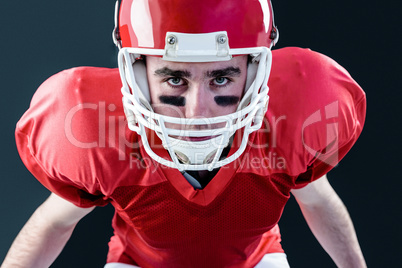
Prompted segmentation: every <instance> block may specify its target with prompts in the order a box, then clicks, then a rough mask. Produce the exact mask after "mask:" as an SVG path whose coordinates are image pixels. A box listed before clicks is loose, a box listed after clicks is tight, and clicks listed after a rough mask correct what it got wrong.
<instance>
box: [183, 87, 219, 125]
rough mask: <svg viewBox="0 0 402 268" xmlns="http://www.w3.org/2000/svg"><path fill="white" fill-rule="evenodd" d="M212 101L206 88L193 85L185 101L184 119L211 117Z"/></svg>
mask: <svg viewBox="0 0 402 268" xmlns="http://www.w3.org/2000/svg"><path fill="white" fill-rule="evenodd" d="M213 101H214V100H213V98H212V97H211V94H210V92H208V89H207V88H206V86H204V85H200V84H197V85H193V88H191V90H190V91H189V94H188V96H187V100H186V118H207V117H211V104H212V102H213Z"/></svg>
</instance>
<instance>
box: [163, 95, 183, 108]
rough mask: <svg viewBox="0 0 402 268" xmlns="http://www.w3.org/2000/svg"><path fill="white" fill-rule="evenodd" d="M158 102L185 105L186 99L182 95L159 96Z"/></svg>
mask: <svg viewBox="0 0 402 268" xmlns="http://www.w3.org/2000/svg"><path fill="white" fill-rule="evenodd" d="M159 100H160V102H162V103H164V104H169V105H174V106H179V107H182V106H184V105H186V99H185V98H184V97H182V96H159Z"/></svg>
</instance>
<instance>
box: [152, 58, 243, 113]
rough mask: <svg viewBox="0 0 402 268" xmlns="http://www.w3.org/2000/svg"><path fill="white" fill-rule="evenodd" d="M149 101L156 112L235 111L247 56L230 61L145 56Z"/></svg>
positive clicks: (240, 91)
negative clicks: (199, 60)
mask: <svg viewBox="0 0 402 268" xmlns="http://www.w3.org/2000/svg"><path fill="white" fill-rule="evenodd" d="M146 65H147V77H148V81H149V87H150V94H151V104H152V106H153V109H154V111H155V112H156V113H158V114H162V115H167V116H172V117H181V118H210V117H216V116H222V115H227V114H230V113H233V112H235V111H236V109H237V106H238V104H239V102H240V100H241V98H242V95H243V92H244V87H245V83H246V75H247V56H238V57H234V58H233V59H231V60H230V61H223V62H208V63H187V62H186V63H182V62H169V61H164V60H162V59H161V58H159V57H152V56H148V57H147V58H146Z"/></svg>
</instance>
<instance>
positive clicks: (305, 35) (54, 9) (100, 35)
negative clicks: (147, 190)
mask: <svg viewBox="0 0 402 268" xmlns="http://www.w3.org/2000/svg"><path fill="white" fill-rule="evenodd" d="M273 5H274V8H275V15H276V16H275V20H276V23H277V25H278V27H279V30H280V40H279V43H278V45H277V47H276V48H280V47H285V46H299V47H308V48H311V49H313V50H315V51H318V52H321V53H324V54H326V55H328V56H330V57H331V58H333V59H335V60H336V61H337V62H339V63H340V64H341V65H343V66H344V67H345V68H346V69H347V70H348V71H349V72H350V73H351V75H352V76H353V77H354V79H355V80H356V81H357V82H358V83H359V84H360V85H361V86H362V87H363V89H365V91H366V93H367V98H368V112H367V120H366V124H365V128H364V131H363V134H362V135H361V137H360V139H359V140H358V142H357V143H356V145H355V147H354V148H353V149H352V150H351V152H350V153H349V154H348V155H347V156H346V157H345V158H344V160H342V162H341V164H340V165H339V166H338V167H337V168H335V169H334V170H333V171H332V172H331V173H330V174H329V179H330V181H331V184H332V185H333V187H334V188H335V190H336V191H337V192H338V194H339V195H340V197H341V198H342V200H343V201H344V203H345V204H346V206H347V207H348V210H349V212H350V214H351V216H352V219H353V221H354V224H355V228H356V231H357V235H358V237H359V241H360V244H361V247H362V250H363V253H364V255H365V258H366V261H367V264H368V266H369V267H397V266H399V265H398V264H399V263H400V261H399V260H400V251H401V249H402V247H401V246H400V240H401V238H402V236H401V230H400V229H401V228H400V225H401V214H402V206H401V201H400V195H401V186H402V184H401V180H402V176H401V175H402V174H401V165H402V163H401V160H402V157H401V149H402V147H401V140H400V139H401V123H402V120H401V119H402V118H401V116H400V110H401V104H400V101H401V90H402V89H401V87H400V73H401V71H402V68H400V63H401V52H400V49H401V46H402V42H401V27H402V23H401V15H402V9H401V7H400V4H399V2H398V1H388V2H387V1H381V2H380V1H363V0H355V1H346V0H338V1H322V0H321V1H318V0H311V1H300V0H299V1H296V0H290V1H279V0H276V1H275V0H273ZM0 12H1V16H0V20H1V23H0V27H1V42H0V46H1V49H0V53H1V65H0V66H1V91H0V92H1V98H0V101H1V105H0V107H1V113H0V114H1V126H2V127H1V131H0V135H1V138H0V141H1V154H0V157H1V162H0V163H1V169H0V172H1V175H0V178H1V183H0V187H1V188H0V189H1V195H0V213H1V214H0V215H1V219H0V262H1V261H2V259H3V258H4V257H5V255H6V253H7V250H8V248H9V247H10V245H11V243H12V241H13V239H14V238H15V236H16V235H17V233H18V231H19V230H20V229H21V227H22V226H23V224H24V223H25V222H26V220H27V219H28V218H29V216H30V215H31V213H32V212H33V211H34V210H35V208H36V207H37V206H38V205H40V204H41V203H42V202H43V201H44V200H45V198H46V197H47V196H48V195H49V192H48V191H47V190H46V189H45V188H44V187H42V186H41V185H40V184H39V183H38V182H37V181H36V180H35V179H34V178H33V177H32V175H30V173H29V172H28V171H27V170H26V168H25V167H24V165H23V164H22V162H21V160H20V158H19V156H18V154H17V151H16V147H15V141H14V128H15V124H16V122H17V121H18V119H19V118H20V116H21V115H22V114H23V112H24V111H25V110H26V109H27V108H28V105H29V102H30V99H31V97H32V95H33V93H34V92H35V90H36V88H37V87H38V86H39V85H40V84H41V83H42V82H43V81H44V80H45V79H46V78H48V77H49V76H50V75H52V74H54V73H56V72H59V71H61V70H63V69H66V68H70V67H75V66H81V65H86V66H104V67H116V66H117V61H116V55H117V51H116V49H115V47H114V45H113V43H112V41H111V30H112V28H113V13H114V1H113V0H80V1H78V0H71V1H50V0H41V1H21V0H14V1H1V2H0ZM112 214H113V210H112V208H111V207H109V206H108V207H106V208H97V209H96V210H95V211H94V212H92V213H91V214H90V215H89V216H87V217H85V218H84V219H83V220H82V221H81V222H80V223H79V224H78V227H77V228H76V230H75V231H74V233H73V236H72V238H71V240H70V241H69V242H68V244H67V246H66V248H65V250H64V251H63V252H62V254H61V255H60V257H59V258H58V259H57V260H56V262H55V263H54V265H53V266H52V267H103V264H104V263H105V259H106V253H107V242H108V241H109V237H110V235H111V233H112V230H111V228H110V220H111V217H112ZM280 226H281V228H282V237H283V246H284V249H285V251H286V253H287V255H288V259H289V262H290V264H291V266H292V267H335V265H334V264H333V263H332V261H331V259H330V258H329V257H328V255H327V254H326V253H325V252H324V251H323V250H322V249H321V248H320V246H319V244H318V243H317V242H316V240H315V238H314V237H313V236H312V234H311V232H310V231H309V229H308V227H307V225H306V224H305V222H304V220H303V218H302V215H301V213H300V212H299V210H298V207H297V205H296V203H295V201H294V199H292V200H290V201H289V203H288V205H287V206H286V208H285V212H284V215H283V217H282V219H281V221H280Z"/></svg>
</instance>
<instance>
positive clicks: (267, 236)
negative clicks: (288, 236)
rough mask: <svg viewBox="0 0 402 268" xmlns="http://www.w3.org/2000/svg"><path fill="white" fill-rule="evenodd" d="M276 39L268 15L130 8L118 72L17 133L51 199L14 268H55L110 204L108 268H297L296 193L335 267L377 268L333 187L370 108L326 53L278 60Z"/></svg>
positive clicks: (55, 89) (66, 80) (35, 114)
mask: <svg viewBox="0 0 402 268" xmlns="http://www.w3.org/2000/svg"><path fill="white" fill-rule="evenodd" d="M278 37H279V31H278V29H277V27H276V26H275V23H274V15H273V10H272V5H271V2H270V1H267V0H241V1H240V0H232V1H221V0H204V1H196V0H175V1H173V0H122V1H120V3H119V2H118V3H117V5H116V27H115V29H114V31H113V39H114V42H115V44H116V45H117V47H118V49H119V54H118V68H116V69H108V68H98V67H77V68H73V69H68V70H65V71H62V72H60V73H58V74H56V75H54V76H52V77H50V78H49V79H48V80H46V81H45V82H44V83H43V84H42V85H41V86H40V88H39V89H38V90H37V92H36V93H35V95H34V97H33V99H32V102H31V105H30V107H29V109H28V110H27V111H26V113H25V114H24V115H23V116H22V118H21V119H20V121H19V122H18V124H17V128H16V141H17V147H18V150H19V153H20V156H21V159H22V160H23V162H24V164H25V165H26V166H27V168H28V169H29V170H30V171H31V173H32V174H33V175H34V176H35V177H36V178H37V179H38V180H39V181H40V182H41V183H42V184H43V185H44V186H45V187H47V188H48V189H49V190H50V191H51V192H52V194H51V195H50V197H49V198H48V199H47V200H46V201H45V202H44V203H43V204H42V205H41V206H40V207H39V208H38V209H37V210H36V211H35V213H34V214H33V216H32V217H31V219H30V220H29V221H28V222H27V224H26V225H25V226H24V228H23V229H22V231H21V233H20V234H19V235H18V237H17V238H16V240H15V242H14V243H13V245H12V247H11V249H10V251H9V253H8V255H7V257H6V260H5V261H4V263H3V266H2V267H5V268H6V267H48V266H49V265H51V263H52V262H53V261H54V260H55V258H56V257H57V256H58V254H59V253H60V252H61V250H62V248H63V246H64V245H65V243H66V242H67V241H68V239H69V237H70V235H71V233H72V231H73V229H74V227H75V225H76V224H77V222H78V221H79V220H80V219H81V218H82V217H84V216H85V215H86V214H88V213H89V212H90V211H92V210H93V208H94V207H95V206H105V205H106V204H109V203H111V204H112V205H113V206H114V208H115V211H116V212H115V215H114V218H113V228H114V235H113V237H112V238H111V241H110V244H109V253H108V256H107V264H106V266H105V267H106V268H124V267H239V268H240V267H289V264H288V261H287V256H286V254H285V252H284V250H283V249H282V247H281V244H280V241H281V237H280V232H279V227H278V221H279V219H280V217H281V214H282V212H283V209H284V206H285V204H286V202H287V200H288V199H289V198H290V194H291V193H292V194H293V195H294V196H295V198H296V200H297V202H298V204H299V205H300V208H301V210H302V212H303V215H304V217H305V218H306V221H307V222H308V224H309V226H310V228H311V230H312V231H313V233H314V234H315V236H316V237H317V239H318V240H319V242H320V243H321V245H322V246H323V248H324V249H325V250H326V251H327V252H328V254H329V255H330V256H331V258H332V259H333V261H334V262H335V263H336V264H337V265H338V266H339V267H365V266H366V265H365V261H364V258H363V255H362V252H361V250H360V246H359V243H358V240H357V237H356V234H355V231H354V229H353V224H352V221H351V219H350V217H349V215H348V213H347V210H346V208H345V207H344V205H343V203H342V201H341V200H340V199H339V197H338V196H337V195H336V193H335V191H334V190H333V189H332V187H331V186H330V184H329V182H328V180H327V178H326V174H327V173H328V172H329V171H330V170H331V169H332V168H333V167H334V166H335V165H337V164H338V162H339V161H340V160H341V159H342V158H343V157H344V156H345V155H346V153H347V152H348V151H349V150H350V149H351V147H352V146H353V144H354V143H355V141H356V140H357V138H358V136H359V135H360V133H361V131H362V128H363V123H364V119H365V109H366V101H365V94H364V92H363V91H362V89H361V88H360V87H359V85H358V84H357V83H356V82H355V81H354V80H353V79H352V78H351V76H350V75H349V74H348V72H347V71H346V70H345V69H343V68H342V67H341V66H340V65H338V64H337V63H336V62H335V61H334V60H332V59H330V58H328V57H326V56H324V55H322V54H320V53H318V52H314V51H311V50H309V49H302V48H296V47H289V48H283V49H276V50H271V49H272V48H273V46H274V45H275V43H276V42H277V41H278ZM14 265H15V266H14Z"/></svg>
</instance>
